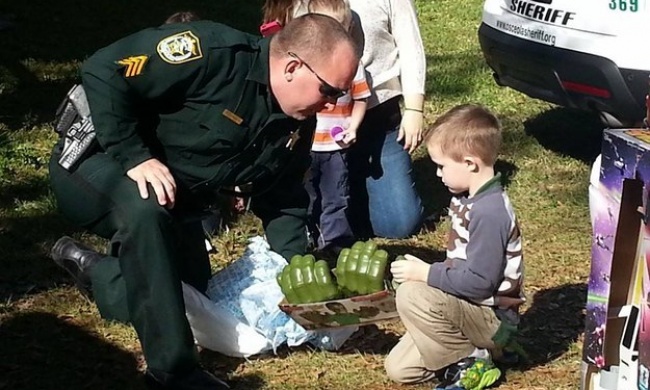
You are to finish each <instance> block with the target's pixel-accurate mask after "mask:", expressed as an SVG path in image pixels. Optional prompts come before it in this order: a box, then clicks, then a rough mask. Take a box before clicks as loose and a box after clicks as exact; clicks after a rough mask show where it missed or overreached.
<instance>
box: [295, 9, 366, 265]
mask: <svg viewBox="0 0 650 390" xmlns="http://www.w3.org/2000/svg"><path fill="white" fill-rule="evenodd" d="M308 10H309V13H318V14H323V15H327V16H331V17H333V18H334V19H336V20H338V21H339V22H340V23H341V24H342V25H343V26H344V27H345V28H346V29H348V31H349V30H350V28H351V25H352V11H351V10H350V5H349V3H348V2H347V0H311V1H310V2H309V6H308ZM369 96H370V88H369V87H368V83H367V82H366V75H365V70H364V67H363V65H362V64H361V63H360V64H359V68H358V69H357V73H356V75H355V77H354V81H353V82H352V87H351V89H350V90H349V91H347V93H346V94H345V95H343V96H341V97H339V98H338V100H337V101H336V104H333V105H332V107H329V108H326V109H325V110H323V111H321V112H319V113H317V114H316V119H317V123H316V133H315V135H314V143H313V145H312V153H311V158H312V163H311V168H310V177H309V179H308V180H307V183H306V188H307V192H308V193H309V196H310V198H311V199H310V220H311V221H310V226H311V228H310V230H311V231H312V235H313V236H314V237H315V240H314V241H315V244H317V249H319V250H321V251H324V252H329V253H330V254H331V255H332V256H333V257H334V258H335V257H336V256H337V255H338V252H339V251H340V250H341V249H342V248H345V247H347V246H350V245H352V244H353V243H354V241H355V237H354V235H353V233H352V229H351V227H350V223H349V220H348V200H349V191H350V188H349V182H348V166H347V165H348V164H347V152H346V150H347V148H348V147H349V146H350V145H352V144H353V143H354V142H355V140H356V138H357V129H358V128H359V125H360V124H361V121H362V120H363V117H364V115H365V113H366V99H367V98H368V97H369ZM337 131H338V132H339V134H338V135H337Z"/></svg>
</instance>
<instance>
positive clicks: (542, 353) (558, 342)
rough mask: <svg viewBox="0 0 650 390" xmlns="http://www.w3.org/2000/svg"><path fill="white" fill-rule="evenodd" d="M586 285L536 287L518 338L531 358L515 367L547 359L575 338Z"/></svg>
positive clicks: (579, 328) (581, 323)
mask: <svg viewBox="0 0 650 390" xmlns="http://www.w3.org/2000/svg"><path fill="white" fill-rule="evenodd" d="M586 301H587V285H586V284H584V283H575V284H566V285H563V286H558V287H553V288H549V289H545V290H541V291H538V292H537V293H535V295H534V296H533V297H532V305H531V307H530V308H529V309H528V310H527V311H526V312H525V313H524V314H523V315H522V317H521V324H520V342H521V344H522V346H523V347H524V349H525V350H526V352H527V353H528V355H529V358H530V361H529V362H527V363H522V364H520V365H518V366H517V367H515V368H516V369H519V370H522V371H525V370H529V369H531V368H533V367H535V366H538V365H543V364H545V363H548V362H550V361H552V360H554V359H556V358H558V357H559V356H561V355H562V354H564V353H565V352H567V351H568V349H569V348H570V346H571V345H572V344H573V343H575V342H576V340H578V336H579V335H580V334H581V333H582V331H583V329H584V324H585V315H584V309H585V302H586Z"/></svg>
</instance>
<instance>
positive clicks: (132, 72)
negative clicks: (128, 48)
mask: <svg viewBox="0 0 650 390" xmlns="http://www.w3.org/2000/svg"><path fill="white" fill-rule="evenodd" d="M147 59H149V57H148V56H144V55H142V56H133V57H127V58H123V59H121V60H119V61H117V63H118V64H120V65H122V66H125V67H126V70H124V77H133V76H138V75H139V74H140V73H142V68H144V64H145V62H147Z"/></svg>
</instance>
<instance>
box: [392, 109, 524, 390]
mask: <svg viewBox="0 0 650 390" xmlns="http://www.w3.org/2000/svg"><path fill="white" fill-rule="evenodd" d="M424 143H425V145H426V147H427V151H428V153H429V156H430V158H431V160H432V161H433V162H434V163H435V164H436V165H437V175H438V177H440V178H441V179H442V181H443V183H444V184H445V185H446V186H447V188H449V190H450V191H451V192H452V194H453V198H452V200H451V205H450V207H449V216H450V219H451V228H450V231H449V238H448V244H447V259H446V260H445V261H444V262H441V263H434V264H428V263H426V262H424V261H422V260H420V259H418V258H416V257H415V256H411V255H406V256H405V257H406V259H407V260H400V261H395V262H393V264H392V265H391V273H392V274H393V277H394V279H395V280H396V281H397V282H398V283H401V284H400V286H399V287H398V289H397V297H396V300H397V302H396V303H397V310H398V312H399V315H400V318H401V319H402V322H403V323H404V325H405V327H406V330H407V332H406V334H405V335H404V336H403V337H402V339H401V340H400V341H399V343H398V344H397V345H396V346H395V347H394V348H393V349H392V350H391V352H390V354H389V355H388V357H387V359H386V363H385V367H386V371H387V373H388V376H389V377H390V378H391V379H393V380H394V381H397V382H402V383H418V382H424V381H427V380H430V379H433V378H436V377H437V378H438V379H440V380H441V381H442V383H441V385H440V386H439V387H438V389H468V390H469V389H471V390H478V389H483V388H484V387H486V386H489V385H491V384H493V383H494V382H495V381H496V380H498V378H499V376H500V374H501V373H500V371H499V370H498V369H497V368H495V367H494V365H493V364H492V360H491V352H492V353H500V352H501V351H500V350H501V348H503V347H504V346H507V345H508V344H509V342H511V340H509V339H510V336H512V335H513V334H514V332H515V331H516V324H517V323H518V321H519V315H518V308H519V306H520V305H521V304H522V303H523V302H524V295H523V291H522V287H523V257H522V245H521V234H520V231H519V227H518V224H517V219H516V218H515V214H514V211H513V208H512V204H511V203H510V200H509V199H508V195H507V194H506V193H505V191H504V189H503V188H502V187H501V175H500V174H499V173H497V174H495V171H494V162H495V160H496V157H497V153H498V149H499V146H500V143H501V127H500V124H499V121H498V120H497V118H496V117H495V116H494V115H492V114H491V113H490V112H489V111H488V110H486V109H485V108H484V107H482V106H478V105H471V104H467V105H461V106H457V107H455V108H453V109H451V110H450V111H449V112H447V113H446V114H444V115H443V116H441V117H440V118H438V120H437V121H436V122H435V123H434V124H433V127H432V129H431V130H430V131H429V133H428V134H427V135H426V136H425V140H424ZM468 372H474V374H472V375H467V374H468Z"/></svg>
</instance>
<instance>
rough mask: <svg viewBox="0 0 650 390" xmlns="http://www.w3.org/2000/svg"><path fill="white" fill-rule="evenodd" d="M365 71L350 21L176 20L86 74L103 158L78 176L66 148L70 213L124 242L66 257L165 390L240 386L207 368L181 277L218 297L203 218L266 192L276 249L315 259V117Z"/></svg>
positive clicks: (64, 188)
mask: <svg viewBox="0 0 650 390" xmlns="http://www.w3.org/2000/svg"><path fill="white" fill-rule="evenodd" d="M358 64H359V56H358V55H357V49H356V48H355V45H354V42H353V41H352V39H351V38H350V36H349V35H348V33H347V32H346V31H345V30H344V29H343V27H341V25H340V24H339V23H338V22H337V21H336V20H334V19H332V18H330V17H327V16H323V15H306V16H304V17H301V18H297V19H295V20H294V21H293V22H292V23H290V24H288V25H287V26H286V27H285V28H284V30H283V31H282V32H280V33H278V34H276V35H274V36H273V37H272V38H259V37H256V36H253V35H249V34H245V33H242V32H240V31H237V30H234V29H232V28H229V27H227V26H224V25H221V24H218V23H214V22H209V21H194V22H188V23H175V24H166V25H163V26H160V27H157V28H150V29H146V30H143V31H140V32H137V33H135V34H133V35H130V36H128V37H126V38H124V39H121V40H119V41H117V42H115V43H113V44H111V45H109V46H107V47H106V48H104V49H101V50H99V51H98V52H97V53H95V54H94V55H92V56H91V57H90V58H89V59H88V60H87V61H86V62H85V63H84V65H83V66H82V69H81V78H82V81H83V85H84V88H85V90H86V94H87V96H88V103H89V104H90V113H91V115H92V121H93V122H94V125H95V130H96V137H97V140H98V141H99V148H98V149H97V150H96V151H95V152H94V153H92V154H91V155H90V156H88V157H87V158H85V159H84V160H83V161H81V163H80V164H79V165H78V166H77V167H76V168H75V169H73V170H66V169H64V168H63V167H62V166H61V165H60V164H59V163H58V161H59V157H60V155H61V153H62V149H63V146H64V142H63V140H62V141H61V142H59V143H58V144H57V145H56V147H55V148H54V151H53V155H52V159H51V162H50V181H51V184H52V189H53V191H54V195H55V196H56V199H57V203H58V207H59V209H60V211H61V212H62V213H63V214H64V215H65V216H66V217H67V218H68V219H70V220H72V221H73V222H74V223H76V224H78V225H79V226H82V227H84V228H86V229H88V230H90V231H92V232H93V233H95V234H97V235H99V236H101V237H104V238H107V239H109V240H111V243H110V247H109V253H108V255H107V256H102V255H99V254H98V253H96V252H94V251H92V250H91V249H89V248H88V247H84V246H82V245H80V244H79V243H76V242H74V241H72V240H71V239H69V238H62V239H60V240H59V241H57V243H56V244H55V246H54V247H53V249H52V257H53V259H54V260H55V261H56V263H57V264H58V265H60V266H61V267H63V268H64V269H65V270H66V271H68V272H69V273H70V274H71V275H72V276H73V277H74V278H75V280H76V282H77V285H78V286H79V287H81V288H82V289H83V290H85V291H89V290H90V291H91V292H92V294H93V296H94V299H95V302H96V303H97V306H98V308H99V311H100V313H101V315H102V316H103V317H104V318H107V319H114V320H118V321H123V322H129V323H131V324H132V325H133V327H134V328H135V330H136V332H137V334H138V338H139V339H140V343H141V345H142V350H143V353H144V356H145V359H146V361H147V373H146V376H145V378H146V379H147V383H148V384H150V385H151V386H152V387H155V388H163V389H174V390H203V389H223V388H227V386H226V385H225V384H224V383H223V382H222V381H220V380H218V379H217V378H215V377H214V376H213V375H212V374H210V373H208V372H206V371H204V370H202V369H201V368H200V367H199V361H198V354H197V351H196V348H195V345H194V340H193V337H192V332H191V329H190V326H189V323H188V322H187V319H186V317H185V306H184V303H183V294H182V287H181V281H184V282H186V283H188V284H190V285H192V286H193V287H195V288H196V289H198V290H199V291H205V289H206V288H207V282H208V279H209V277H210V265H209V261H208V256H207V253H206V250H205V245H204V242H203V230H202V228H201V223H200V220H199V219H198V218H196V215H197V211H199V210H200V205H201V202H202V200H208V201H209V200H210V196H211V194H213V193H214V191H216V190H218V189H219V188H222V187H231V186H235V185H238V184H243V183H253V191H254V192H257V193H258V196H255V197H254V198H253V200H252V209H253V211H254V212H255V213H256V214H257V215H258V216H259V217H260V218H261V219H262V224H263V226H264V229H265V233H266V237H267V238H268V241H269V244H270V246H271V248H272V249H273V250H274V251H276V252H278V253H280V254H281V255H283V256H284V257H286V258H287V259H289V258H290V257H291V256H293V255H295V254H304V253H305V250H306V246H307V238H306V235H305V225H306V218H307V206H308V203H309V198H308V196H307V193H306V192H305V190H304V187H303V185H302V178H303V177H304V172H305V170H306V168H307V166H308V164H309V149H310V146H311V144H310V141H311V139H312V136H313V131H314V129H313V121H303V120H305V119H307V118H309V117H312V116H313V115H315V113H316V112H318V111H320V110H322V109H323V108H324V107H325V105H326V104H328V103H333V102H335V101H336V99H337V98H338V97H339V96H340V95H341V94H342V93H344V92H345V91H346V90H348V89H349V87H350V85H351V82H352V79H353V77H354V74H355V71H356V69H357V66H358Z"/></svg>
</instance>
